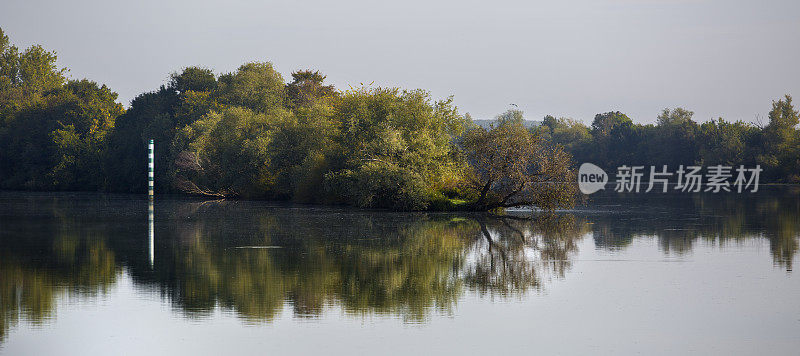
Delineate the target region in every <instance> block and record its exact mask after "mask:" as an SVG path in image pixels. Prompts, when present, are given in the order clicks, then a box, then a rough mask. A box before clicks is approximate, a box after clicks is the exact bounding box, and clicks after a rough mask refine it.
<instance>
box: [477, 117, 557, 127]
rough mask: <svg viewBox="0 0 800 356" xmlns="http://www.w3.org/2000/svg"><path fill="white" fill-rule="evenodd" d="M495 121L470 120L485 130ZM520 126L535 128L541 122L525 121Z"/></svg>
mask: <svg viewBox="0 0 800 356" xmlns="http://www.w3.org/2000/svg"><path fill="white" fill-rule="evenodd" d="M495 121H496V120H495V119H474V120H472V122H474V123H475V124H476V125H478V126H480V127H483V128H487V129H488V128H489V125H491V124H492V123H493V122H495ZM522 124H523V125H525V127H526V128H531V127H536V126H539V125H541V124H542V122H541V121H534V120H525V121H523V122H522Z"/></svg>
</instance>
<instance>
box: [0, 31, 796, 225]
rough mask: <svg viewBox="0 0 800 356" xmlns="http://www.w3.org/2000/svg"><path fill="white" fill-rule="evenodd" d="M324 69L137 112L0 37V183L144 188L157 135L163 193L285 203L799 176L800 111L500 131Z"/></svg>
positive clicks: (476, 199)
mask: <svg viewBox="0 0 800 356" xmlns="http://www.w3.org/2000/svg"><path fill="white" fill-rule="evenodd" d="M324 80H325V76H324V75H322V74H321V73H319V72H317V71H312V70H301V71H297V72H294V73H292V78H291V81H290V82H288V83H286V82H285V81H284V78H283V77H282V76H281V74H280V73H278V72H277V71H276V70H275V69H274V68H273V67H272V64H271V63H268V62H261V63H259V62H255V63H247V64H244V65H242V66H240V67H239V68H238V69H237V70H236V71H234V72H231V73H223V74H215V73H213V72H212V71H211V70H209V69H206V68H201V67H187V68H184V69H183V70H181V71H180V72H176V73H173V74H172V75H171V76H170V80H169V82H168V83H167V84H166V85H162V86H161V87H160V88H158V89H157V90H154V91H151V92H147V93H143V94H140V95H139V96H137V97H136V98H135V99H134V100H133V101H132V102H131V104H130V107H129V108H127V109H125V108H124V107H123V106H122V105H121V104H119V103H117V102H116V100H117V94H116V93H114V92H113V91H112V90H111V89H109V88H108V87H106V86H105V85H99V84H97V83H96V82H93V81H89V80H86V79H84V80H68V79H67V78H66V69H63V68H59V67H58V66H57V65H56V55H55V53H53V52H50V51H47V50H45V49H43V48H42V47H41V46H32V47H30V48H28V49H25V50H23V51H20V50H19V49H18V48H17V47H15V46H14V45H12V44H11V42H10V41H9V39H8V37H7V36H6V35H5V34H4V33H2V30H0V189H24V190H95V191H112V192H145V191H146V189H147V180H146V178H145V177H146V174H147V173H146V172H147V168H146V167H147V166H146V157H147V141H148V140H149V139H154V140H155V142H156V152H155V153H156V161H155V185H156V190H157V192H158V194H163V193H184V194H196V195H204V196H216V197H243V198H255V199H280V200H291V201H296V202H304V203H326V204H347V205H354V206H359V207H370V208H389V209H398V210H427V209H439V210H445V209H468V210H492V209H498V208H505V207H512V206H520V205H530V206H537V207H540V208H543V209H557V208H564V207H571V206H573V205H574V204H575V202H576V200H577V199H578V193H577V187H576V184H574V182H575V163H574V162H575V161H574V160H573V157H572V156H574V157H575V159H576V160H577V161H578V162H582V161H592V162H595V163H598V164H600V165H602V166H604V167H612V166H615V165H618V164H628V165H631V164H643V163H647V164H650V163H652V164H659V165H660V164H670V165H672V164H692V163H697V162H701V163H704V164H705V163H726V164H755V163H758V164H761V165H762V166H763V167H764V168H765V169H766V170H767V171H765V172H768V177H770V178H771V179H773V180H774V181H786V182H795V181H798V167H799V166H800V164H799V163H798V157H800V155H798V131H797V129H796V125H797V111H796V110H794V108H793V106H792V103H791V98H790V97H788V96H787V97H786V98H785V99H782V100H780V101H778V102H776V103H774V105H773V110H772V111H771V112H770V116H769V117H770V123H769V124H768V125H767V126H765V127H763V128H760V127H757V126H753V125H750V124H746V123H742V122H736V123H728V122H725V121H722V120H721V119H720V120H718V121H712V122H709V123H704V124H702V125H698V124H696V123H695V122H693V121H692V120H691V115H692V114H691V112H689V111H686V110H683V109H675V110H671V111H670V110H665V112H664V113H662V115H660V116H659V122H658V124H657V125H638V124H633V122H632V121H631V119H630V118H628V117H627V116H625V115H624V114H622V113H619V112H611V113H605V114H599V115H597V117H595V121H594V123H593V124H592V127H591V128H589V127H586V126H585V125H583V124H581V123H579V122H577V121H572V120H568V119H555V118H553V117H551V116H548V117H546V118H545V120H544V122H543V123H542V125H540V126H538V127H535V128H530V127H526V126H525V122H524V120H523V119H522V112H520V111H517V110H510V111H508V112H506V113H504V114H502V115H500V116H498V117H497V118H496V120H495V121H494V122H493V123H492V124H491V125H490V126H489V127H488V128H486V127H480V126H478V125H475V123H474V122H473V121H472V120H471V118H470V117H469V115H468V114H467V115H461V114H460V113H459V112H458V110H457V108H456V107H455V106H454V105H453V100H452V98H448V99H445V100H438V101H435V100H432V99H431V97H430V94H429V93H428V92H426V91H423V90H401V89H397V88H369V87H363V86H362V87H358V88H350V89H349V90H344V91H341V90H337V89H336V88H334V87H333V86H331V85H326V84H325V82H324Z"/></svg>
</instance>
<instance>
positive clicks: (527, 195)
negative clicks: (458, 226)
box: [462, 110, 578, 210]
mask: <svg viewBox="0 0 800 356" xmlns="http://www.w3.org/2000/svg"><path fill="white" fill-rule="evenodd" d="M462 146H463V149H464V152H465V154H466V158H467V162H468V164H469V167H470V174H469V175H468V176H467V179H468V182H469V185H470V187H471V188H472V189H474V191H475V195H476V196H477V198H476V199H475V201H474V202H473V203H472V206H473V207H474V208H475V209H478V210H492V209H496V208H507V207H514V206H535V207H538V208H541V209H545V210H553V209H557V208H567V207H572V206H573V205H574V204H575V203H576V201H577V196H578V193H577V184H576V183H575V182H576V181H577V179H576V178H577V177H576V173H575V171H574V169H573V168H572V167H571V165H572V157H571V156H570V155H569V154H568V153H566V152H565V151H564V150H563V149H561V148H560V147H558V146H556V147H551V146H545V145H543V144H542V141H541V139H540V138H539V137H538V136H537V135H536V134H533V133H531V132H529V131H528V130H526V129H525V127H524V126H523V125H522V116H521V112H519V111H516V110H512V111H508V112H506V113H504V114H502V115H500V116H499V117H498V118H497V123H496V124H495V125H493V126H492V127H491V128H490V129H488V130H487V129H485V128H481V127H478V128H474V129H472V130H470V131H468V132H467V133H466V135H465V137H464V139H463V141H462Z"/></svg>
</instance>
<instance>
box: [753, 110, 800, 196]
mask: <svg viewBox="0 0 800 356" xmlns="http://www.w3.org/2000/svg"><path fill="white" fill-rule="evenodd" d="M797 124H798V111H797V110H795V108H794V105H792V97H791V96H789V95H786V96H784V98H783V99H780V100H778V101H773V102H772V110H770V112H769V124H768V125H767V126H766V127H765V128H764V130H763V134H762V145H763V153H762V154H761V155H760V156H759V157H758V161H759V163H760V164H762V165H763V166H764V167H765V172H764V173H765V174H766V175H767V176H768V177H771V178H773V179H782V180H786V181H795V182H800V131H798V130H797V129H796V127H797Z"/></svg>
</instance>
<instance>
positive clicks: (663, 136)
mask: <svg viewBox="0 0 800 356" xmlns="http://www.w3.org/2000/svg"><path fill="white" fill-rule="evenodd" d="M693 115H694V113H693V112H691V111H689V110H686V109H684V108H675V109H664V110H663V111H662V112H661V113H659V115H658V116H657V119H656V124H655V125H642V124H634V123H633V121H632V120H631V119H630V118H629V117H628V116H627V115H625V114H623V113H621V112H618V111H617V112H607V113H603V114H597V115H596V116H595V118H594V121H593V122H592V128H591V130H590V131H589V132H588V134H587V133H586V132H585V131H586V130H585V129H584V126H583V125H582V124H580V123H576V122H572V121H570V120H569V119H555V118H554V117H553V116H549V115H548V116H546V117H545V118H544V120H543V122H542V125H541V126H539V127H536V128H534V129H533V131H534V132H536V133H538V134H540V136H541V138H542V139H544V140H546V141H548V142H550V143H554V144H558V145H561V146H562V147H564V149H565V150H566V151H568V152H569V153H571V154H573V155H574V157H575V159H576V161H577V162H592V163H595V164H598V165H600V166H601V167H604V168H606V169H608V170H613V169H616V167H619V166H622V165H628V166H631V165H645V166H647V165H651V166H661V165H668V166H670V167H672V168H673V169H676V168H677V166H678V165H705V166H709V165H717V164H722V165H729V166H739V165H745V166H748V167H754V166H755V165H757V164H758V165H761V167H762V168H763V169H764V174H763V175H762V177H761V181H762V182H790V183H791V182H794V183H797V182H800V158H798V157H800V129H798V127H797V122H798V111H797V110H795V108H794V106H793V105H792V98H791V97H790V96H788V95H787V96H785V97H784V98H783V99H780V100H778V101H775V102H773V104H772V110H771V111H770V112H769V119H770V122H769V124H768V125H767V126H765V127H764V128H763V129H762V128H760V127H758V126H755V125H753V124H749V123H745V122H742V121H736V122H730V121H725V120H724V119H722V118H719V119H717V120H711V121H709V122H705V123H703V124H701V125H698V124H697V123H696V122H695V121H694V120H693V119H692V116H693Z"/></svg>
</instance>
